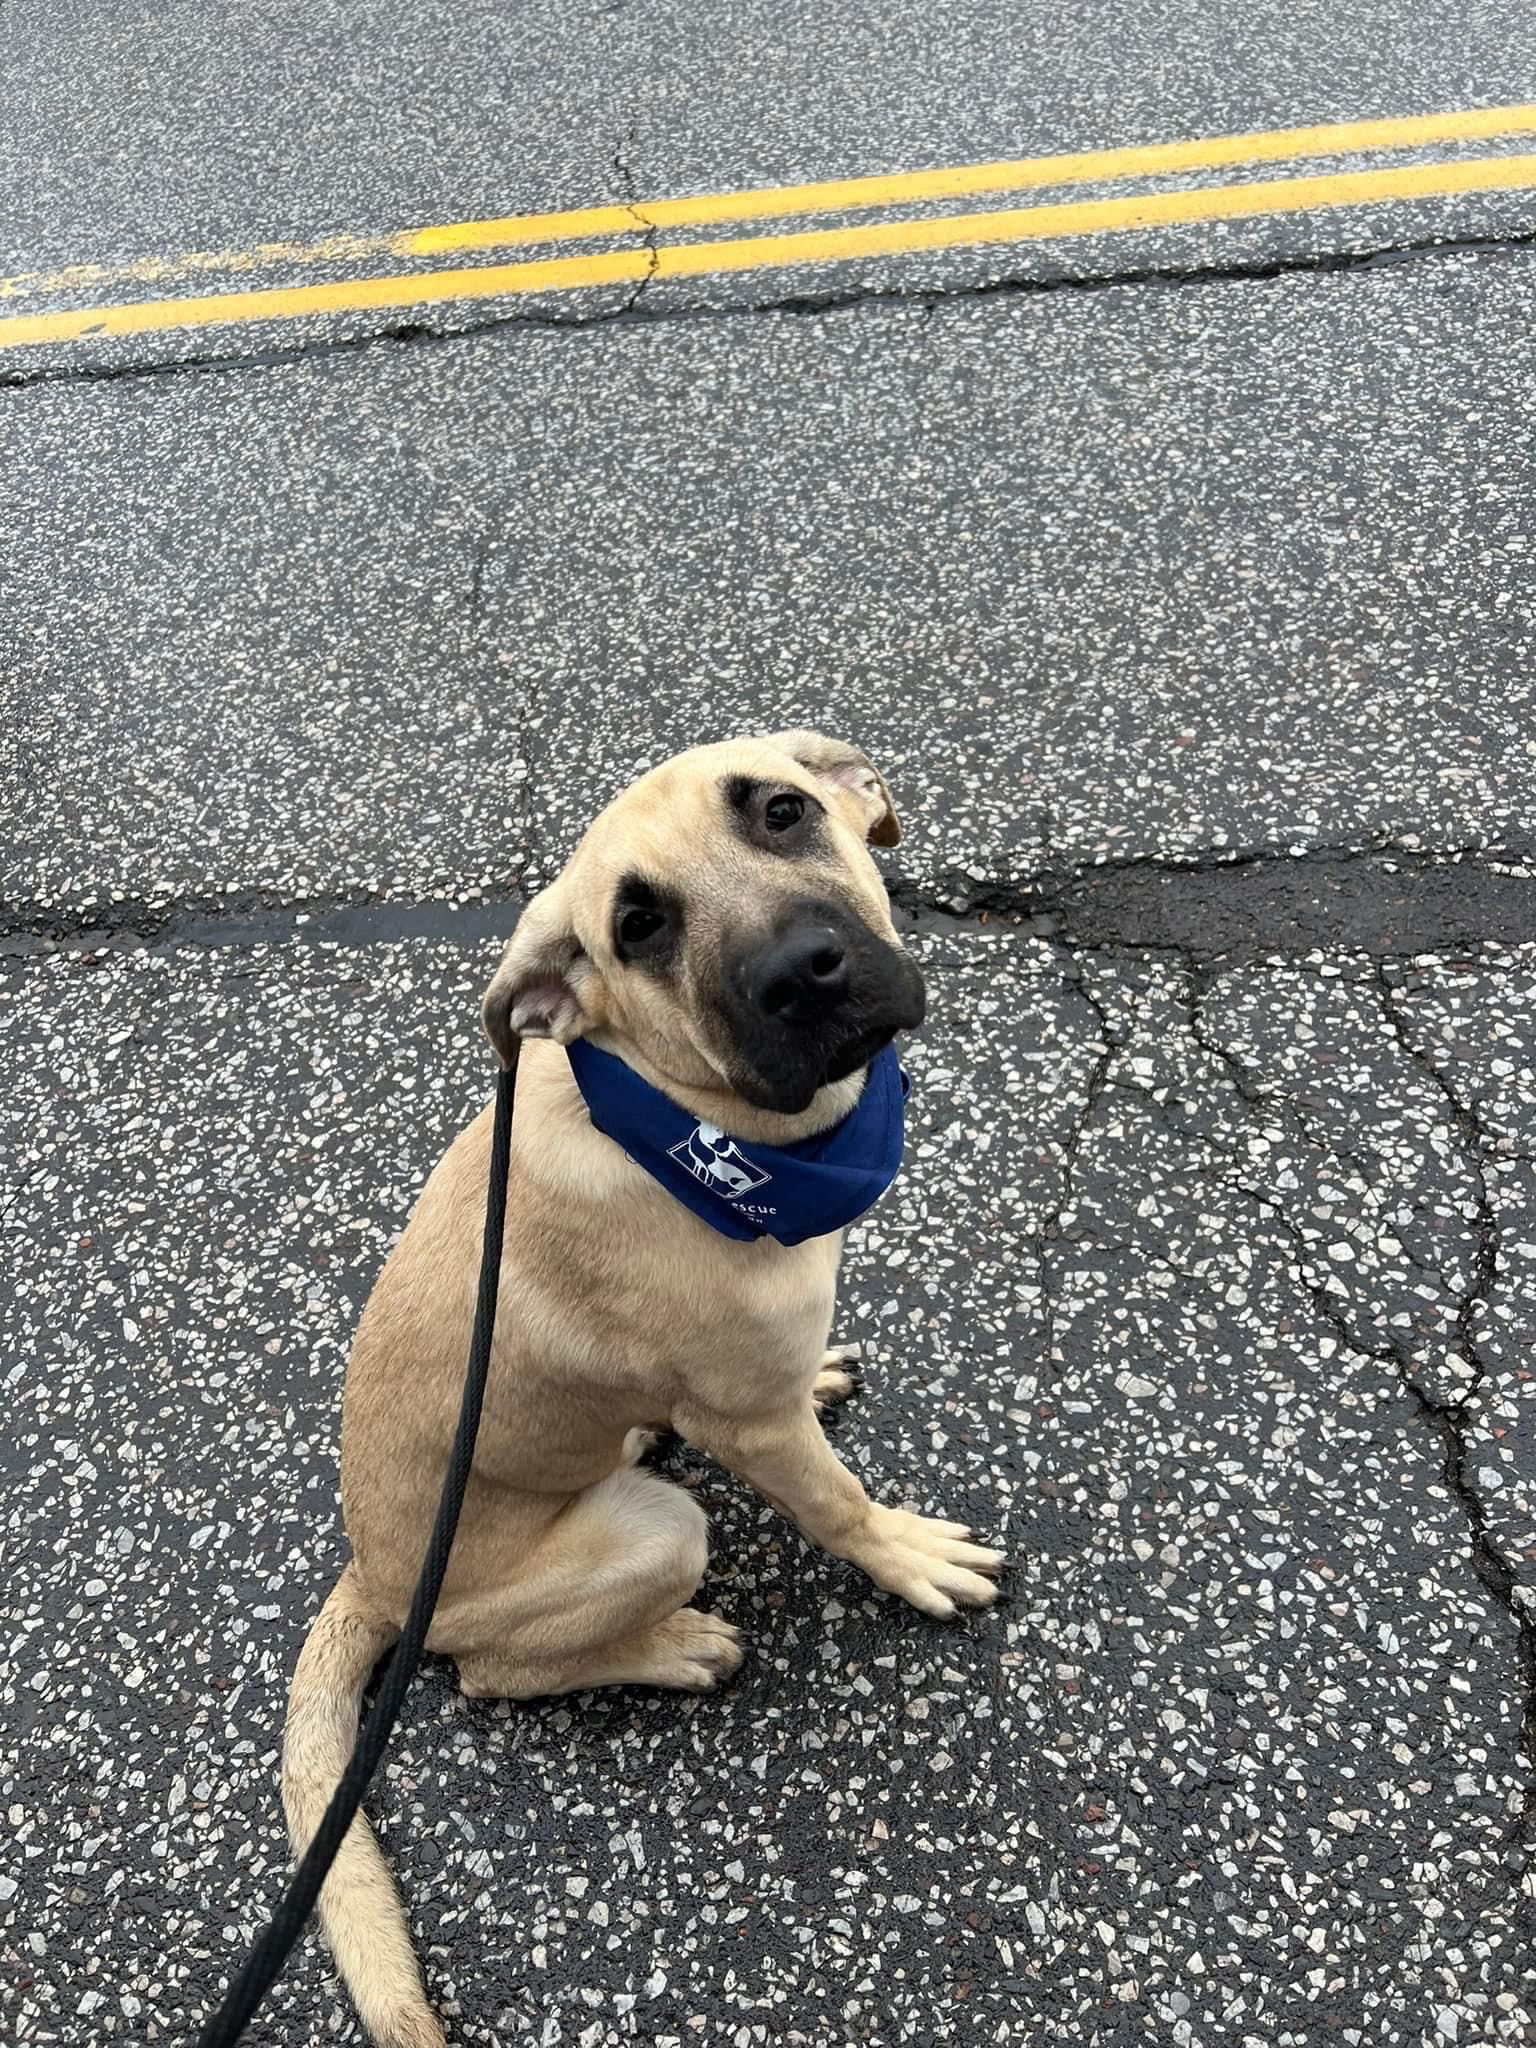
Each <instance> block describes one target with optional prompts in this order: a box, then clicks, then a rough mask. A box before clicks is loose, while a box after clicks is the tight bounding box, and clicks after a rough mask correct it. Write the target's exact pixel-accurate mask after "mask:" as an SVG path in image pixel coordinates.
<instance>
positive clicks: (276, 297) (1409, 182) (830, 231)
mask: <svg viewBox="0 0 1536 2048" xmlns="http://www.w3.org/2000/svg"><path fill="white" fill-rule="evenodd" d="M1530 188H1536V155H1530V156H1503V157H1475V158H1472V159H1470V160H1469V161H1466V162H1462V163H1439V164H1435V163H1430V164H1407V165H1399V166H1397V167H1395V168H1391V169H1387V170H1377V171H1341V172H1335V173H1332V174H1330V175H1326V176H1321V177H1308V178H1274V179H1268V180H1264V181H1262V182H1259V183H1256V184H1247V185H1225V186H1208V187H1204V188H1202V189H1197V190H1193V191H1191V190H1183V191H1175V192H1148V193H1143V194H1138V195H1137V196H1136V197H1134V198H1128V199H1086V200H1077V201H1071V202H1068V203H1066V204H1063V205H1052V206H1020V207H1012V208H1004V209H1000V210H998V211H995V212H987V213H966V214H948V215H943V216H940V217H939V218H937V219H928V220H896V221H879V222H876V223H875V224H874V225H872V226H867V227H854V228H820V229H812V230H809V231H807V232H805V233H799V234H787V235H753V236H748V237H745V238H743V239H740V240H734V241H716V242H683V243H678V244H674V245H670V246H663V247H661V248H658V249H655V250H647V249H608V250H603V251H601V252H599V253H597V254H595V255H590V256H561V257H553V258H548V259H545V260H543V261H537V262H531V263H498V264H487V265H484V266H481V267H478V268H472V269H467V270H436V271H427V272H420V273H416V274H414V275H405V276H397V277H365V278H351V279H343V280H340V281H338V282H336V283H333V284H316V285H283V286H278V287H276V288H274V289H272V290H269V291H253V292H219V293H215V294H213V295H211V296H209V297H207V298H196V299H191V298H188V299H150V300H146V301H142V302H140V303H138V304H135V305H122V306H105V307H86V308H82V309H79V310H76V311H72V312H67V313H41V314H33V315H23V316H20V317H16V318H12V319H5V320H0V348H22V347H26V346H29V345H36V344H38V343H40V342H56V341H75V340H78V339H80V338H81V337H83V336H87V335H91V336H97V335H122V334H147V333H151V332H154V331H156V330H158V329H162V328H176V327H214V326H224V325H231V324H235V323H245V322H249V321H257V320H288V319H294V318H297V317H299V316H301V315H304V314H318V313H350V312H364V311H376V310H379V309H381V308H387V307H405V306H420V305H426V304H431V303H437V302H441V301H443V300H449V299H493V298H506V297H511V296H514V295H516V294H520V293H529V292H555V291H580V290H590V289H592V288H593V287H595V286H598V285H605V284H622V283H638V282H639V280H640V279H642V278H645V277H649V278H651V279H653V280H654V281H656V282H658V283H659V282H661V281H663V280H665V279H669V278H682V277H706V276H710V275H714V274H718V273H723V272H726V271H741V270H766V269H782V268H784V267H786V266H788V265H792V264H801V265H815V264H824V263H845V262H849V261H852V260H855V259H858V258H860V257H868V256H891V255H906V254H911V253H914V252H916V251H919V250H931V249H956V248H965V247H973V246H974V247H981V246H984V245H987V244H996V243H1000V242H1027V241H1031V242H1032V241H1049V240H1057V239H1060V238H1062V237H1064V236H1086V235H1098V234H1117V233H1125V232H1127V231H1129V230H1132V229H1136V228H1156V227H1176V226H1185V225H1189V224H1192V223H1195V222H1200V221H1216V220H1243V219H1252V218H1257V217H1259V216H1261V215H1266V214H1282V213H1308V212H1312V211H1317V210H1322V209H1325V208H1329V207H1339V206H1372V205H1379V204H1381V203H1382V202H1384V201H1387V200H1394V199H1397V200H1402V199H1443V198H1450V197H1453V196H1455V195H1456V194H1459V193H1465V192H1496V191H1519V190H1525V189H1530Z"/></svg>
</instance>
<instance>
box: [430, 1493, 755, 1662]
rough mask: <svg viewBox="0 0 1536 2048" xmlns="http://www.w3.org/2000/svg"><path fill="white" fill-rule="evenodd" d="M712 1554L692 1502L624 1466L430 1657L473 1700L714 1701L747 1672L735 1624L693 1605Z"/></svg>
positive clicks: (440, 1630)
mask: <svg viewBox="0 0 1536 2048" xmlns="http://www.w3.org/2000/svg"><path fill="white" fill-rule="evenodd" d="M707 1553H708V1544H707V1538H706V1529H705V1522H704V1514H703V1510H702V1509H701V1508H700V1507H699V1504H698V1502H697V1501H696V1500H694V1499H693V1497H692V1495H691V1494H687V1493H684V1492H683V1491H682V1489H681V1488H680V1487H676V1486H669V1485H668V1484H667V1483H666V1481H665V1480H662V1479H658V1478H657V1477H656V1476H655V1474H654V1473H651V1472H645V1471H641V1470H639V1469H637V1468H636V1467H634V1466H633V1465H626V1466H624V1467H623V1468H622V1469H621V1470H620V1471H618V1472H615V1473H613V1474H612V1475H611V1476H610V1477H609V1478H607V1479H605V1480H603V1481H601V1482H600V1483H599V1484H598V1485H596V1486H592V1487H589V1488H588V1489H587V1491H586V1492H585V1493H583V1494H580V1495H578V1496H577V1498H576V1499H575V1500H574V1501H572V1502H571V1504H570V1505H569V1506H568V1507H567V1508H566V1509H565V1510H564V1511H563V1512H562V1514H561V1515H560V1516H559V1517H558V1520H557V1522H556V1524H555V1526H554V1528H553V1529H552V1530H551V1531H550V1533H549V1534H548V1535H547V1536H546V1537H545V1539H544V1540H543V1541H542V1542H541V1543H539V1544H538V1545H537V1546H536V1548H535V1549H534V1551H533V1554H532V1555H531V1556H530V1557H529V1558H528V1559H527V1561H526V1564H525V1565H524V1567H523V1568H522V1569H521V1570H520V1571H519V1572H518V1573H517V1576H516V1577H515V1578H514V1579H512V1580H511V1581H510V1582H507V1583H504V1584H502V1585H499V1586H498V1585H496V1584H494V1583H489V1584H488V1583H487V1582H486V1580H484V1579H483V1578H482V1579H481V1580H480V1581H479V1590H478V1591H477V1592H476V1593H475V1595H474V1596H473V1597H472V1598H471V1599H469V1600H465V1601H461V1602H458V1603H455V1604H453V1605H452V1606H451V1607H450V1608H449V1609H448V1610H447V1611H446V1612H445V1613H443V1614H441V1615H440V1618H439V1620H438V1621H436V1622H434V1624H433V1632H432V1637H431V1639H430V1643H429V1647H431V1648H433V1649H439V1650H444V1651H446V1652H447V1653H448V1654H449V1655H450V1656H452V1657H453V1658H454V1659H455V1660H456V1661H457V1663H458V1667H459V1684H460V1687H461V1689H462V1691H463V1692H465V1693H466V1694H467V1695H468V1696H469V1697H470V1698H473V1699H484V1698H492V1699H534V1698H538V1697H541V1696H542V1695H544V1694H546V1693H561V1692H577V1691H580V1690H583V1689H584V1688H585V1687H587V1686H594V1685H670V1686H677V1687H679V1688H681V1689H682V1690H683V1691H686V1692H707V1691H709V1689H710V1688H711V1687H712V1686H714V1685H716V1684H718V1682H719V1681H720V1680H721V1679H722V1678H724V1677H727V1676H728V1675H729V1674H730V1673H731V1672H732V1671H734V1670H735V1669H736V1667H737V1665H738V1664H739V1663H740V1662H741V1651H740V1649H739V1648H738V1646H737V1645H738V1636H737V1631H736V1630H735V1629H734V1628H732V1627H731V1625H730V1623H729V1622H725V1621H721V1620H719V1619H718V1617H716V1616H714V1615H711V1614H701V1613H699V1612H697V1611H696V1610H695V1609H693V1608H692V1607H689V1606H688V1605H687V1604H686V1603H687V1601H688V1600H689V1599H690V1597H691V1596H692V1594H693V1592H694V1590H695V1589H696V1587H697V1586H698V1583H699V1580H700V1579H701V1578H702V1577H703V1576H704V1566H705V1563H706V1561H707ZM471 1583H474V1581H473V1580H471Z"/></svg>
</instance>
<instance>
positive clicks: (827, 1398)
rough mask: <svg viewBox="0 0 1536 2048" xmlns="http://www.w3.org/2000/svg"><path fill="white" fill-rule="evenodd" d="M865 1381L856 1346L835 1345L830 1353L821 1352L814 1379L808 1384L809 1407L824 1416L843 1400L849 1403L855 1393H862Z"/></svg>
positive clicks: (839, 1405)
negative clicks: (860, 1370) (809, 1386)
mask: <svg viewBox="0 0 1536 2048" xmlns="http://www.w3.org/2000/svg"><path fill="white" fill-rule="evenodd" d="M863 1387H864V1381H863V1378H862V1376H861V1374H860V1372H859V1346H858V1345H857V1344H834V1345H833V1346H832V1348H831V1350H830V1351H827V1352H825V1353H823V1355H822V1360H821V1364H820V1366H819V1367H818V1369H817V1373H816V1377H815V1379H814V1380H813V1381H812V1382H811V1406H812V1407H813V1408H814V1409H815V1410H816V1413H817V1414H818V1415H825V1414H826V1412H827V1410H828V1409H829V1408H840V1407H841V1406H842V1404H843V1402H844V1401H851V1400H852V1399H853V1397H854V1395H855V1394H858V1393H861V1392H862V1391H863Z"/></svg>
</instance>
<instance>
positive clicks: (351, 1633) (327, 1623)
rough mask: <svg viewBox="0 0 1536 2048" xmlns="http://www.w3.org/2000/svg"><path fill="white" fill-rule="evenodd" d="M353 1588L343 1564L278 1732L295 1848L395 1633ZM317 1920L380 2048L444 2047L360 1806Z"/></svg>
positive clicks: (352, 1734) (342, 1755)
mask: <svg viewBox="0 0 1536 2048" xmlns="http://www.w3.org/2000/svg"><path fill="white" fill-rule="evenodd" d="M399 1633H400V1631H399V1629H398V1628H397V1627H396V1626H395V1625H394V1624H393V1623H392V1622H389V1621H386V1620H385V1619H384V1618H383V1617H382V1616H381V1615H378V1614H376V1613H375V1612H374V1611H373V1610H372V1609H371V1608H370V1607H369V1606H368V1605H367V1604H366V1603H365V1602H364V1600H363V1598H362V1596H361V1594H360V1593H359V1591H358V1587H357V1582H356V1578H355V1576H354V1573H353V1568H352V1566H351V1565H350V1564H349V1565H348V1566H347V1568H346V1570H345V1571H344V1572H343V1573H342V1575H341V1577H340V1578H339V1579H338V1580H337V1582H336V1587H335V1590H334V1591H333V1592H332V1594H331V1597H330V1599H329V1600H327V1601H326V1603H325V1605H324V1606H323V1607H322V1608H321V1610H320V1612H319V1615H318V1616H317V1617H316V1620H315V1625H314V1627H313V1628H312V1629H311V1630H310V1632H309V1640H308V1641H307V1642H306V1643H305V1645H304V1648H303V1650H302V1651H301V1652H300V1654H299V1662H298V1668H297V1669H296V1670H295V1672H294V1674H293V1685H292V1688H291V1689H290V1691H289V1694H288V1721H287V1726H286V1727H285V1729H284V1732H283V1804H284V1806H285V1807H286V1808H287V1811H288V1831H289V1834H290V1835H291V1836H292V1839H293V1848H294V1854H295V1855H296V1856H302V1855H303V1853H304V1851H305V1849H306V1848H308V1846H309V1843H310V1840H311V1838H312V1837H313V1835H314V1833H315V1830H316V1829H317V1828H318V1827H319V1825H320V1820H321V1816H322V1815H323V1814H324V1812H325V1809H326V1807H327V1805H328V1804H329V1803H330V1797H331V1794H332V1793H333V1792H334V1791H335V1789H336V1781H337V1780H338V1779H339V1778H340V1776H341V1774H342V1772H343V1771H344V1770H345V1769H346V1765H347V1759H348V1757H349V1756H350V1755H351V1753H352V1744H353V1741H354V1740H355V1738H356V1735H357V1719H358V1711H359V1708H360V1706H361V1704H362V1697H363V1688H364V1687H365V1686H366V1684H367V1683H368V1674H369V1672H370V1671H371V1670H372V1669H373V1667H374V1665H375V1664H376V1663H377V1662H378V1660H379V1658H380V1657H382V1656H383V1654H384V1652H385V1651H386V1650H387V1649H388V1648H389V1647H390V1645H391V1644H392V1643H393V1642H394V1641H395V1638H396V1637H397V1636H398V1635H399ZM320 1924H321V1925H322V1926H323V1927H324V1929H325V1933H326V1938H327V1940H328V1941H329V1942H330V1945H331V1953H332V1954H333V1955H334V1956H335V1958H336V1967H337V1968H338V1969H339V1970H340V1972H341V1976H342V1981H343V1983H344V1984H345V1985H346V1987H347V1989H348V1990H349V1991H350V1992H351V1994H352V1997H353V2000H354V2002H355V2004H356V2006H357V2010H358V2013H359V2014H360V2016H361V2018H362V2022H363V2025H364V2026H365V2027H366V2028H367V2030H368V2033H369V2036H370V2038H371V2039H373V2040H374V2041H376V2042H378V2043H379V2048H444V2037H443V2030H442V2028H441V2027H440V2026H439V2025H438V2023H437V2021H436V2019H435V2018H434V2017H433V2014H432V2009H431V2007H430V2006H429V2005H428V2004H427V2000H426V1994H425V1993H424V1991H423V1990H422V1985H421V1974H420V1972H419V1971H418V1969H417V1967H416V1957H415V1954H414V1952H413V1950H412V1948H411V1937H410V1932H409V1930H408V1928H407V1927H406V1924H405V1912H404V1909H403V1908H402V1906H401V1904H400V1895H399V1893H398V1892H397V1891H396V1890H395V1883H394V1879H393V1878H392V1877H391V1876H390V1873H389V1866H388V1864H387V1863H386V1862H385V1861H384V1856H383V1852H382V1851H381V1850H380V1848H379V1845H378V1843H377V1841H376V1840H375V1839H374V1834H373V1830H372V1828H370V1827H369V1825H368V1823H367V1821H366V1820H365V1819H364V1818H363V1816H362V1814H358V1816H357V1818H356V1819H355V1820H354V1821H353V1823H352V1825H351V1827H349V1828H348V1830H347V1833H346V1838H345V1840H344V1841H343V1842H342V1845H341V1848H340V1850H339V1851H338V1852H337V1856H336V1861H335V1862H334V1863H333V1864H332V1865H331V1869H330V1875H329V1876H328V1877H327V1878H326V1880H325V1884H324V1886H323V1887H322V1889H321V1892H320Z"/></svg>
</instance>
